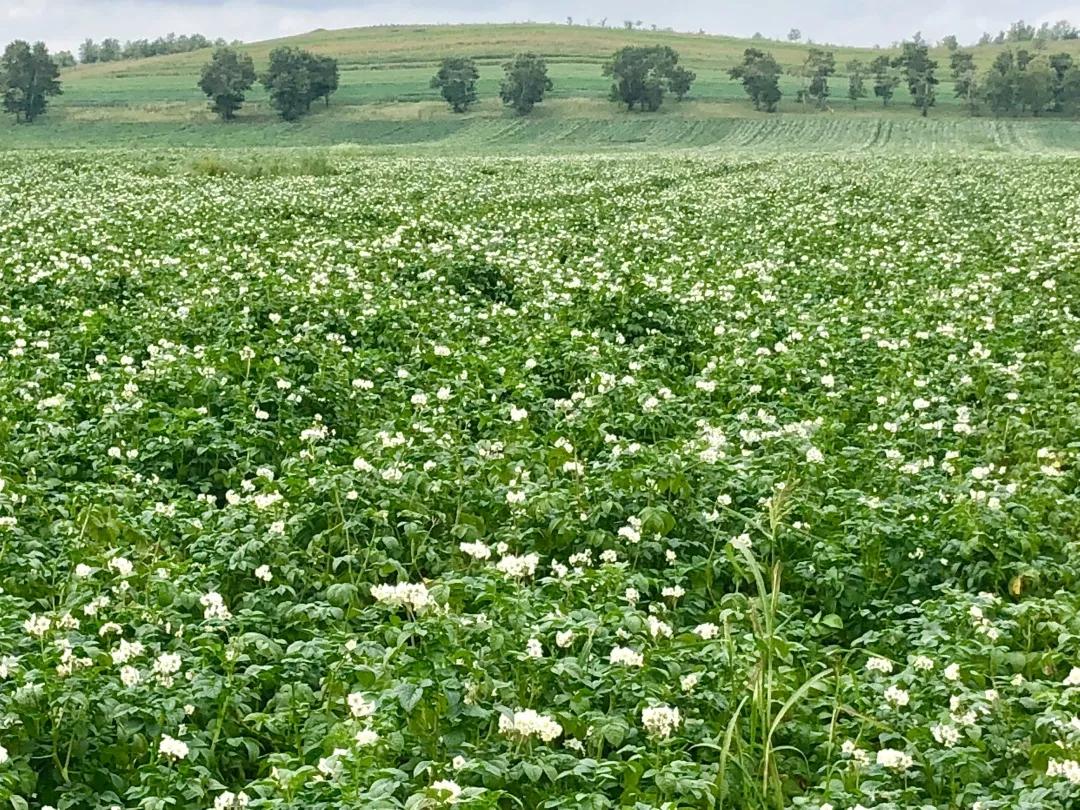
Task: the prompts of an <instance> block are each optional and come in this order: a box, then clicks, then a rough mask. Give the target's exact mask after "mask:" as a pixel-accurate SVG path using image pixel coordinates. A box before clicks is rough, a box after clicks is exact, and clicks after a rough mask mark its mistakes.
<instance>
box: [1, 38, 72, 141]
mask: <svg viewBox="0 0 1080 810" xmlns="http://www.w3.org/2000/svg"><path fill="white" fill-rule="evenodd" d="M59 76H60V68H58V67H57V66H56V62H54V61H53V58H52V57H51V56H50V55H49V51H48V49H47V48H46V47H45V43H44V42H35V43H34V44H33V46H31V45H30V43H29V42H26V41H24V40H21V39H17V40H15V41H14V42H12V43H10V44H9V45H8V46H7V48H5V49H4V55H3V57H0V91H2V92H3V105H4V112H9V113H14V114H15V120H16V122H18V121H25V122H27V123H31V122H33V120H34V119H35V118H37V117H38V116H39V115H41V114H42V113H43V112H45V108H46V106H48V103H49V102H48V97H49V96H58V95H60V93H61V92H62V91H61V89H60V79H59V78H58V77H59Z"/></svg>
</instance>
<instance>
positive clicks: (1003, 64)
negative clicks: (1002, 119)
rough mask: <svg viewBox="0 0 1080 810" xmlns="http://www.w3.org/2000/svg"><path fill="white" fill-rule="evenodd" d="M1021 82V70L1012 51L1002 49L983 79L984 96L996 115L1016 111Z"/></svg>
mask: <svg viewBox="0 0 1080 810" xmlns="http://www.w3.org/2000/svg"><path fill="white" fill-rule="evenodd" d="M1019 82H1020V71H1019V70H1018V69H1017V67H1016V60H1015V58H1014V56H1013V53H1012V51H1002V52H1001V53H999V54H998V55H997V58H995V59H994V64H993V65H992V66H991V68H990V70H989V71H987V74H986V78H985V79H983V87H982V94H983V98H985V99H986V103H987V104H988V105H989V107H990V110H991V111H992V112H993V113H994V115H1010V114H1012V113H1013V112H1015V111H1016V105H1017V102H1018V97H1019Z"/></svg>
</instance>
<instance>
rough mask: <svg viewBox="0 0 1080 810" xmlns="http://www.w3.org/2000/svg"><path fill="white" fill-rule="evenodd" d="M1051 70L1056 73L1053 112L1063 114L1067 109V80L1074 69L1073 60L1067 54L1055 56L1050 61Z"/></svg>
mask: <svg viewBox="0 0 1080 810" xmlns="http://www.w3.org/2000/svg"><path fill="white" fill-rule="evenodd" d="M1048 64H1049V65H1050V69H1051V70H1052V71H1054V104H1053V108H1052V109H1053V111H1054V112H1061V111H1062V110H1064V109H1065V78H1066V77H1067V76H1068V75H1069V71H1071V70H1072V69H1073V58H1072V56H1071V55H1070V54H1067V53H1058V54H1054V55H1053V56H1051V57H1050V59H1049V60H1048Z"/></svg>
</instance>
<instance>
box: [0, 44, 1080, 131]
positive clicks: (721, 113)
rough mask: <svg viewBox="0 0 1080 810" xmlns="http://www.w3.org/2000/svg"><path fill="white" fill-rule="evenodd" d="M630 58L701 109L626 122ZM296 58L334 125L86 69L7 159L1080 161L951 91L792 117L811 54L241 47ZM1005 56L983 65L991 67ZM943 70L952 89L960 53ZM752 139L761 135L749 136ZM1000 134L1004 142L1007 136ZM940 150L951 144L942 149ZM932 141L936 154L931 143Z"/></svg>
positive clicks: (597, 47) (166, 65) (1052, 124)
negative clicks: (521, 79) (624, 62)
mask: <svg viewBox="0 0 1080 810" xmlns="http://www.w3.org/2000/svg"><path fill="white" fill-rule="evenodd" d="M629 43H655V44H667V45H671V46H673V47H675V48H676V49H677V50H678V51H679V52H680V54H681V55H682V61H683V63H684V64H686V65H687V66H688V67H690V68H692V69H693V70H695V71H696V72H697V74H698V78H697V81H696V83H695V85H694V87H693V90H692V92H691V98H690V100H688V101H686V102H682V103H677V102H675V101H673V100H672V101H670V102H668V103H666V104H665V105H664V108H663V109H662V110H661V111H660V112H659V113H656V114H642V113H637V112H635V113H628V112H626V111H625V110H623V109H621V108H620V107H619V106H618V105H615V104H612V103H610V102H608V101H607V100H606V96H607V91H608V86H609V82H608V80H606V79H605V78H604V77H603V76H602V75H601V64H602V63H603V61H604V59H605V58H606V57H607V56H608V55H610V54H611V53H612V52H613V51H614V50H615V49H617V48H618V47H621V46H622V45H625V44H629ZM278 44H293V45H298V46H302V47H306V48H310V49H311V50H314V51H317V52H319V53H324V54H328V55H332V56H334V57H335V58H337V59H338V60H339V63H340V65H341V71H342V72H341V88H340V90H339V91H338V92H337V93H336V94H335V95H334V96H333V99H332V103H331V106H330V107H329V108H328V109H323V108H320V109H317V110H315V111H313V114H312V115H310V116H309V117H307V118H306V119H304V120H303V121H301V122H299V123H296V124H285V123H282V122H281V121H279V120H278V119H277V118H276V116H275V115H274V114H273V111H272V110H271V109H270V108H269V106H268V105H267V100H266V95H265V93H264V91H263V90H262V89H261V88H259V87H256V88H255V89H253V90H252V91H251V93H250V94H249V98H248V103H247V104H246V105H245V106H244V109H243V110H242V111H241V113H240V116H239V119H238V120H237V121H236V122H235V123H233V124H229V125H222V124H220V123H219V122H218V121H216V120H215V119H214V118H213V116H212V115H210V113H209V112H208V111H207V109H206V102H205V99H204V98H203V97H202V95H201V94H200V92H199V91H198V89H197V88H196V81H197V77H198V72H199V68H200V66H201V65H202V64H203V63H204V62H205V61H206V59H207V58H208V52H207V51H197V52H194V53H188V54H179V55H176V56H166V57H154V58H151V59H143V60H137V61H131V62H116V63H109V64H103V65H86V66H80V67H77V68H74V69H72V70H69V71H66V72H65V73H64V75H63V82H64V94H63V95H62V96H61V97H59V98H57V99H56V100H55V101H54V102H53V105H52V107H51V109H50V110H49V112H48V114H47V115H46V116H45V117H43V118H42V119H40V121H39V122H37V123H35V124H34V125H33V126H17V125H15V124H14V123H13V122H12V121H11V119H10V118H5V119H3V121H2V123H0V148H5V147H9V148H10V147H16V148H23V147H31V148H32V147H60V148H69V147H83V146H125V145H132V144H144V145H155V146H196V147H223V146H271V145H296V146H303V145H333V144H339V143H355V144H362V145H367V146H374V147H381V146H386V145H397V146H398V147H399V148H400V146H402V145H418V146H425V147H431V146H450V145H452V146H454V147H455V148H477V149H485V150H492V149H495V150H500V149H504V150H507V151H514V150H517V149H521V148H543V149H554V150H563V149H569V150H572V149H575V148H581V147H587V148H589V149H596V148H623V149H625V148H640V147H641V146H642V145H644V146H645V147H647V148H685V147H690V146H711V147H716V148H738V149H745V148H751V147H753V148H764V149H776V150H789V149H800V150H825V151H842V150H845V149H850V148H852V147H859V148H871V147H873V148H899V147H903V148H911V149H914V150H920V149H924V148H925V149H935V150H936V149H960V150H971V151H987V150H1001V149H1035V150H1045V149H1055V150H1057V149H1065V150H1072V149H1075V148H1080V135H1078V129H1077V125H1076V124H1074V123H1073V122H1071V121H1065V120H1049V121H1046V122H1044V121H1034V120H1030V119H1025V120H1014V121H1007V122H997V121H988V120H973V119H970V118H969V117H968V115H967V113H966V110H964V108H963V106H962V105H961V104H960V103H959V102H958V101H957V100H956V99H955V97H954V94H953V89H952V85H951V84H950V83H949V82H946V81H943V82H942V84H941V85H940V86H939V88H938V102H937V106H936V107H935V108H934V110H933V111H932V118H933V119H943V118H944V119H948V123H947V124H945V125H942V126H938V125H937V124H934V123H932V122H930V123H928V122H922V121H917V120H915V118H916V112H915V111H914V110H913V109H912V107H911V105H910V99H909V97H908V96H907V93H906V92H905V90H904V89H903V88H900V90H899V91H898V93H897V96H896V98H895V100H894V103H893V104H892V105H891V106H890V107H889V108H883V107H882V106H881V105H880V103H878V102H877V101H876V100H875V99H874V98H872V97H871V98H868V99H864V100H863V101H861V102H860V103H859V105H858V108H857V109H854V108H853V106H852V104H851V102H850V101H849V100H848V99H847V98H846V93H847V80H846V77H844V76H843V75H838V76H836V77H835V78H834V79H833V80H832V93H833V97H832V100H831V106H830V109H829V110H827V111H818V110H816V109H813V108H809V107H804V106H803V105H800V104H798V103H796V102H795V100H794V99H795V95H796V93H797V92H798V90H799V88H800V87H802V84H803V80H802V78H801V77H800V76H799V75H798V71H799V68H800V66H801V64H802V62H803V60H804V59H805V56H806V52H807V48H808V46H807V45H804V44H799V43H794V44H793V43H788V42H772V41H752V40H744V39H736V38H732V37H718V36H706V35H695V34H675V33H669V32H653V31H626V30H623V29H612V28H607V29H601V28H597V27H584V26H558V25H531V24H530V25H468V26H403V27H390V26H386V27H375V28H358V29H345V30H340V31H318V32H313V33H310V34H305V35H301V36H297V37H290V38H287V39H283V40H275V41H271V42H262V43H253V44H251V45H247V46H244V47H245V49H246V50H247V51H249V52H250V53H251V54H252V55H253V57H254V58H255V60H256V63H257V66H259V67H261V66H262V65H263V64H264V63H265V60H266V57H267V54H268V53H269V51H270V49H271V48H272V47H274V46H276V45H278ZM752 45H753V46H757V47H762V48H765V49H768V50H770V51H772V52H773V53H774V54H775V55H776V57H777V59H778V60H779V61H780V62H781V64H782V65H783V66H784V69H785V70H786V71H788V73H787V74H786V75H785V76H784V77H783V81H782V85H781V86H782V89H783V91H784V94H785V98H784V101H783V103H782V104H781V109H782V115H780V116H765V115H762V114H757V113H755V112H754V111H753V110H752V108H751V106H750V104H749V102H748V101H747V100H746V97H745V95H744V94H743V92H742V88H741V87H740V85H739V84H738V83H737V82H733V81H732V80H730V79H729V78H728V75H727V71H728V69H729V68H730V67H731V66H732V65H734V64H735V63H736V62H737V61H738V59H739V56H740V54H741V53H742V51H743V49H745V48H746V47H749V46H752ZM1051 47H1052V49H1053V50H1054V51H1057V50H1071V51H1073V52H1075V53H1076V54H1077V56H1080V42H1066V43H1054V44H1053V45H1052V46H1051ZM524 50H532V51H535V52H538V53H541V54H543V55H544V56H545V57H546V58H547V59H548V61H549V70H550V75H551V77H552V79H553V81H554V84H555V87H554V90H553V92H552V93H551V96H550V98H549V99H548V101H546V102H545V103H544V104H543V105H542V106H541V107H539V108H537V110H536V111H535V112H534V114H533V115H532V116H531V117H530V118H529V119H528V120H519V119H517V118H516V117H514V116H513V115H512V114H511V113H509V112H507V111H505V110H504V109H503V108H502V107H501V106H500V104H499V103H498V100H497V93H498V84H499V80H500V78H501V73H502V71H501V64H502V62H503V61H504V60H505V59H507V58H508V57H510V56H511V55H512V54H514V53H517V52H520V51H524ZM998 50H999V49H998V48H997V47H995V46H987V47H981V48H978V49H976V53H977V59H978V61H979V62H980V63H981V64H987V63H988V62H989V61H990V60H991V59H992V58H993V56H994V54H995V53H996V52H997V51H998ZM835 51H836V60H837V65H838V68H839V71H840V73H841V74H842V73H843V71H844V67H845V66H846V64H847V63H848V61H849V60H851V59H855V58H858V59H862V60H864V61H869V60H871V59H873V58H874V56H876V55H879V54H881V53H888V52H889V51H888V50H887V49H882V50H875V49H867V48H836V49H835ZM451 54H464V55H469V56H473V57H475V58H476V59H477V60H478V62H479V64H480V74H481V75H480V81H479V87H478V91H479V94H480V97H481V103H480V104H478V105H477V106H476V107H475V108H474V109H473V110H472V111H470V112H469V113H468V114H466V115H454V114H452V113H450V112H449V111H448V110H447V109H446V107H445V105H444V104H443V103H442V102H441V100H440V99H439V97H438V95H437V94H436V92H435V91H433V90H431V89H430V87H429V85H428V82H429V79H430V77H431V75H432V73H433V72H434V69H435V64H436V62H437V60H438V59H439V58H440V57H442V56H444V55H451ZM937 58H938V60H939V62H940V64H941V65H942V71H941V73H942V75H943V76H944V75H945V74H946V73H947V71H946V66H947V62H948V59H947V53H945V52H944V51H940V52H938V53H937ZM745 133H758V134H756V135H746V134H745ZM1002 133H1007V134H1005V135H1003V134H1002ZM938 138H940V139H941V140H938ZM927 139H929V140H927Z"/></svg>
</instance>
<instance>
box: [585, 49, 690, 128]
mask: <svg viewBox="0 0 1080 810" xmlns="http://www.w3.org/2000/svg"><path fill="white" fill-rule="evenodd" d="M603 73H604V75H605V76H610V77H611V78H612V79H613V82H612V85H611V93H610V98H611V100H612V101H617V102H619V103H622V104H625V105H626V108H627V109H628V110H632V109H634V107H635V106H639V107H640V108H641V109H642V110H649V111H650V112H655V111H656V110H658V109H660V105H661V104H662V103H663V101H664V95H665V93H667V92H668V91H669V90H670V91H671V92H673V93H675V94H676V96H677V97H678V98H680V99H681V98H682V97H683V96H685V95H686V93H687V92H689V90H690V85H691V84H693V82H694V79H695V78H697V76H696V74H695V73H694V72H693V71H691V70H687V69H686V68H683V67H681V66H680V65H679V54H678V52H677V51H676V50H675V49H674V48H671V47H669V46H667V45H653V46H649V47H642V46H633V45H628V46H627V47H625V48H621V49H620V50H618V51H616V52H615V54H614V55H613V56H612V57H611V59H610V60H609V61H608V62H606V63H605V64H604V68H603Z"/></svg>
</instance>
